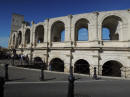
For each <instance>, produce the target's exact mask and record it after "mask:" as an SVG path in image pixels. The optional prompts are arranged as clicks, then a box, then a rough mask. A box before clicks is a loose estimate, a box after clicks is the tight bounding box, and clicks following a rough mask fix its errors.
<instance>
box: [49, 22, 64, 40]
mask: <svg viewBox="0 0 130 97" xmlns="http://www.w3.org/2000/svg"><path fill="white" fill-rule="evenodd" d="M64 33H65V25H64V23H63V22H61V21H57V22H55V23H54V24H53V25H52V28H51V35H52V36H51V39H52V42H63V41H64V37H65V35H63V34H64Z"/></svg>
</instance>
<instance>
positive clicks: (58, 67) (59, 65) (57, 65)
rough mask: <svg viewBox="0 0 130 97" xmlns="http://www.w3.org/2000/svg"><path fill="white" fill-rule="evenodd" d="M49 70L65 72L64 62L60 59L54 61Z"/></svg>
mask: <svg viewBox="0 0 130 97" xmlns="http://www.w3.org/2000/svg"><path fill="white" fill-rule="evenodd" d="M49 69H50V70H52V71H59V72H64V62H63V61H62V60H61V59H59V58H55V59H52V60H51V62H50V64H49Z"/></svg>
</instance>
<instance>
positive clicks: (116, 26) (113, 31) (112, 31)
mask: <svg viewBox="0 0 130 97" xmlns="http://www.w3.org/2000/svg"><path fill="white" fill-rule="evenodd" d="M121 21H122V20H121V18H120V17H118V16H113V15H112V16H108V17H107V18H105V19H104V21H103V23H102V40H119V33H120V30H121V29H120V27H121V24H120V22H121ZM104 28H107V29H109V35H108V36H104V35H105V34H107V32H106V31H104V30H103V29H104ZM108 37H109V38H108Z"/></svg>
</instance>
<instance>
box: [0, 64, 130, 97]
mask: <svg viewBox="0 0 130 97" xmlns="http://www.w3.org/2000/svg"><path fill="white" fill-rule="evenodd" d="M0 76H4V67H3V66H2V65H0ZM39 77H40V70H29V69H20V68H16V67H9V78H10V81H9V82H6V84H5V92H4V94H5V97H67V90H68V81H67V79H68V74H64V73H54V72H48V71H46V72H45V79H46V81H44V82H43V81H40V80H39ZM78 77H79V78H81V79H80V80H77V81H76V82H75V95H76V96H75V97H130V80H120V79H116V80H115V79H111V78H102V79H101V80H92V78H90V77H88V76H81V75H76V78H78Z"/></svg>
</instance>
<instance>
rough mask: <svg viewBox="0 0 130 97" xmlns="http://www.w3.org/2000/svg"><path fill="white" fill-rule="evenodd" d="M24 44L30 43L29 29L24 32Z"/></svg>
mask: <svg viewBox="0 0 130 97" xmlns="http://www.w3.org/2000/svg"><path fill="white" fill-rule="evenodd" d="M25 43H26V44H29V43H30V29H27V30H26V32H25Z"/></svg>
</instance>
